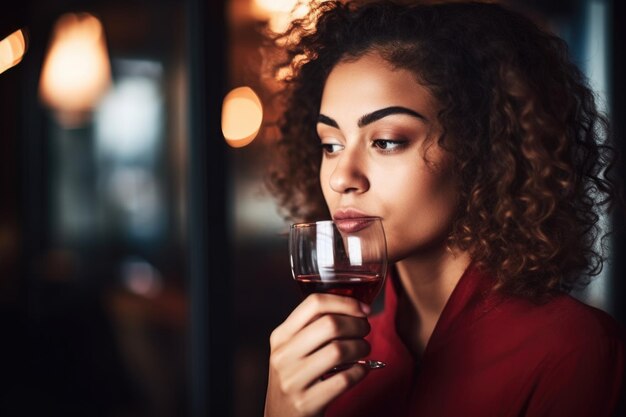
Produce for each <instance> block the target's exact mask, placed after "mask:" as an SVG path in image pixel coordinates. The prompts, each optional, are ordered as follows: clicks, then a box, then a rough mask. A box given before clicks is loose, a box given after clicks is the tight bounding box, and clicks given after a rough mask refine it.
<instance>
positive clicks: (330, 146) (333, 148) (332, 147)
mask: <svg viewBox="0 0 626 417" xmlns="http://www.w3.org/2000/svg"><path fill="white" fill-rule="evenodd" d="M320 146H321V147H322V151H324V153H327V154H331V153H335V152H337V151H340V150H341V149H342V148H343V146H341V145H340V144H338V143H322V144H321V145H320Z"/></svg>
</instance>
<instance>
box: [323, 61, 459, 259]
mask: <svg viewBox="0 0 626 417" xmlns="http://www.w3.org/2000/svg"><path fill="white" fill-rule="evenodd" d="M438 110H439V109H438V107H437V102H436V100H435V99H434V98H433V97H432V96H431V95H430V93H429V92H428V90H427V89H426V88H424V87H423V86H422V85H420V84H419V83H418V82H417V80H416V78H415V76H414V75H413V74H412V73H411V72H409V71H408V70H403V69H393V68H392V67H391V66H390V65H389V63H388V62H387V61H385V60H384V59H383V58H381V57H380V56H379V55H377V54H368V55H365V56H363V57H361V58H359V59H358V60H356V61H352V62H341V63H339V64H338V65H337V66H335V68H334V69H333V70H332V71H331V73H330V74H329V76H328V79H327V81H326V84H325V86H324V92H323V95H322V102H321V106H320V116H319V120H318V124H317V132H318V135H319V137H320V141H321V144H322V148H323V157H322V165H321V169H320V180H321V185H322V191H323V193H324V198H325V199H326V203H327V205H328V207H329V209H330V213H331V214H332V216H333V218H335V219H349V218H351V217H364V216H377V217H381V218H382V219H383V225H384V228H385V234H386V236H387V245H388V251H389V257H390V260H391V261H398V260H401V259H403V258H406V257H407V256H412V255H419V254H420V253H423V254H426V253H430V252H431V251H432V250H435V251H437V249H440V248H443V247H445V246H444V245H445V240H446V238H447V236H448V233H449V231H450V227H451V223H452V221H453V217H454V215H455V211H456V208H457V203H458V199H457V191H456V190H457V189H456V182H455V175H454V173H453V172H452V169H451V164H450V161H449V156H448V155H447V154H446V152H445V151H444V150H443V149H441V148H440V147H439V146H438V145H437V138H438V136H439V134H440V132H441V129H440V126H439V125H438V122H437V112H438ZM344 222H345V223H348V221H347V220H346V221H344Z"/></svg>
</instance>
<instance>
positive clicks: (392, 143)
mask: <svg viewBox="0 0 626 417" xmlns="http://www.w3.org/2000/svg"><path fill="white" fill-rule="evenodd" d="M405 144H406V141H404V140H391V139H374V140H373V141H372V145H373V146H374V147H376V148H378V149H382V150H384V151H392V150H394V149H398V148H400V147H402V146H403V145H405Z"/></svg>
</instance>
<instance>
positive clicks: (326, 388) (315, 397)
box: [299, 364, 368, 414]
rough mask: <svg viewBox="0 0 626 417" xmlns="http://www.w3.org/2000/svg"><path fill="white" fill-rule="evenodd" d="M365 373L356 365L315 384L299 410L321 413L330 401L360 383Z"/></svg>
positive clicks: (362, 367) (365, 371)
mask: <svg viewBox="0 0 626 417" xmlns="http://www.w3.org/2000/svg"><path fill="white" fill-rule="evenodd" d="M367 373H368V372H367V369H366V368H365V367H364V366H362V365H358V364H357V365H354V366H353V367H351V368H348V369H347V370H345V371H341V372H338V373H336V374H334V375H332V376H331V377H329V378H328V379H325V380H323V381H320V382H317V383H316V384H315V385H313V386H312V387H311V388H310V389H309V390H308V391H307V392H306V394H305V396H304V397H303V398H302V400H301V403H302V404H301V407H299V408H301V409H305V410H307V411H308V412H310V413H311V414H316V413H320V412H322V411H323V410H324V409H325V408H326V407H327V406H328V404H330V402H331V401H333V400H334V399H335V398H337V397H338V396H339V395H341V394H342V393H344V392H345V391H346V390H347V389H348V388H350V387H352V386H354V385H355V384H356V383H357V382H359V381H361V380H362V379H363V378H364V377H365V376H366V375H367Z"/></svg>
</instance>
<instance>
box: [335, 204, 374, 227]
mask: <svg viewBox="0 0 626 417" xmlns="http://www.w3.org/2000/svg"><path fill="white" fill-rule="evenodd" d="M374 218H375V217H373V216H371V215H368V214H366V213H363V212H362V211H359V210H356V209H343V210H337V211H336V212H335V214H334V216H333V219H334V221H335V224H336V225H337V228H338V229H339V230H340V231H341V232H343V233H355V232H358V231H359V230H363V229H365V228H366V227H368V226H369V225H370V224H371V223H372V221H373V219H374Z"/></svg>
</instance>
